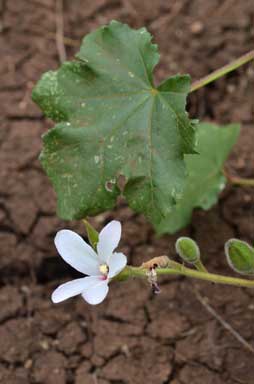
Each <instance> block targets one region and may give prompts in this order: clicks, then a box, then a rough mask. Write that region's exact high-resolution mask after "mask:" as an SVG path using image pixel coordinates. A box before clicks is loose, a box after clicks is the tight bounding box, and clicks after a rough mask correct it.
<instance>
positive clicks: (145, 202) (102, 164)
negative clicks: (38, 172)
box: [33, 21, 254, 276]
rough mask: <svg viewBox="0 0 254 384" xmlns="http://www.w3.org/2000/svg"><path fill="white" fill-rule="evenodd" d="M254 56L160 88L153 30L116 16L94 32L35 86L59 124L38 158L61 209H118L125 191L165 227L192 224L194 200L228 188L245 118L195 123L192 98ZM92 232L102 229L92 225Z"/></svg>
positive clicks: (209, 200) (205, 200)
mask: <svg viewBox="0 0 254 384" xmlns="http://www.w3.org/2000/svg"><path fill="white" fill-rule="evenodd" d="M253 57H254V52H250V53H249V54H247V55H244V56H243V57H241V58H240V59H238V60H236V61H234V62H232V63H231V64H229V65H227V66H225V67H224V68H222V69H220V70H218V71H216V72H214V73H213V74H211V75H209V76H207V77H206V78H204V79H203V80H200V81H198V82H196V83H194V84H192V85H191V80H190V76H189V75H176V76H172V77H170V78H168V79H166V80H165V81H163V82H162V83H161V84H159V85H158V86H155V85H154V81H153V69H154V67H155V65H156V64H157V63H158V61H159V54H158V50H157V46H156V45H154V44H152V43H151V35H150V34H149V33H148V32H147V30H146V29H145V28H142V29H139V30H133V29H131V28H130V27H128V26H127V25H125V24H121V23H119V22H116V21H113V22H111V23H110V24H109V25H107V26H103V27H101V28H99V29H97V30H96V31H94V32H92V33H90V34H89V35H87V36H86V37H85V38H84V40H83V42H82V44H81V48H80V51H79V53H78V54H77V55H76V60H74V61H71V62H66V63H64V64H62V66H61V67H60V68H59V69H58V70H57V71H50V72H48V73H46V74H44V75H43V76H42V79H41V80H40V81H39V82H38V84H37V85H36V87H35V89H34V91H33V100H34V101H35V102H36V103H38V104H39V105H40V107H41V108H42V110H43V111H44V113H45V115H46V116H48V117H50V118H52V119H53V120H54V121H55V122H56V125H55V127H54V128H52V129H50V130H49V131H48V132H47V133H46V134H45V135H44V137H43V150H42V153H41V157H40V159H41V162H42V165H43V167H44V169H45V170H46V172H47V174H48V176H49V178H50V179H51V181H52V183H53V186H54V188H55V190H56V193H57V197H58V214H59V216H60V217H62V218H64V219H68V220H72V219H84V218H86V217H87V216H93V215H96V214H98V213H100V212H103V211H105V210H109V209H111V208H113V207H114V205H115V204H116V200H117V197H118V196H119V195H123V196H124V197H125V199H126V201H127V203H128V204H129V206H130V207H131V208H132V209H134V210H135V211H136V212H139V213H143V214H144V215H145V216H146V217H147V219H148V220H149V221H150V222H151V223H152V224H153V226H154V228H155V230H156V231H157V233H159V234H162V233H173V232H175V231H177V230H178V229H180V228H182V227H184V226H185V225H186V224H187V223H188V222H189V220H190V218H191V214H192V210H193V209H194V208H195V207H201V208H203V209H208V208H210V207H211V206H212V205H213V204H214V203H216V201H217V197H218V194H219V192H220V191H221V190H222V189H223V187H224V185H225V181H226V179H225V176H224V174H223V164H224V161H225V160H226V158H227V156H228V154H229V152H230V150H231V148H232V146H233V145H234V143H235V142H236V140H237V136H238V134H239V125H237V124H231V125H227V126H224V127H218V126H216V125H214V124H208V123H198V122H197V120H191V119H190V118H189V117H188V114H187V112H186V98H187V95H188V93H190V92H191V91H192V92H193V91H195V90H196V89H199V88H200V87H201V86H204V85H206V84H208V83H209V82H211V81H214V80H216V79H217V78H219V77H221V76H222V75H224V74H225V73H228V72H229V71H232V70H234V69H235V68H237V67H239V66H240V65H242V64H244V63H246V62H248V61H250V60H251V59H252V58H253ZM120 178H121V180H122V179H124V181H125V182H124V185H123V183H119V179H120ZM230 180H231V181H232V178H231V179H230ZM238 184H249V185H251V184H252V180H248V181H246V180H242V179H238ZM86 225H87V226H88V223H87V222H86ZM88 231H90V232H91V233H93V234H94V233H95V230H94V229H93V228H92V227H91V225H90V226H89V228H88ZM97 240H98V239H97ZM97 240H96V239H94V240H93V243H91V244H92V246H93V247H95V248H96V242H97ZM107 267H108V266H107ZM196 267H197V266H196ZM143 269H144V268H143ZM143 269H142V270H143ZM198 269H199V271H195V273H203V274H206V270H205V268H204V267H202V266H201V265H199V268H198ZM128 270H129V269H128V268H127V267H126V268H125V271H128ZM132 271H133V270H132ZM140 271H141V270H140ZM160 271H162V269H160ZM171 271H172V268H171ZM158 273H159V269H158ZM160 273H161V272H160ZM181 273H182V272H181ZM122 276H123V272H122Z"/></svg>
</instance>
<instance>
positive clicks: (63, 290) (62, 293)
mask: <svg viewBox="0 0 254 384" xmlns="http://www.w3.org/2000/svg"><path fill="white" fill-rule="evenodd" d="M87 279H88V277H82V278H81V279H76V280H72V281H68V283H64V284H62V285H60V286H59V287H58V288H56V289H55V291H54V292H53V293H52V296H51V299H52V301H53V303H60V302H61V301H64V300H66V299H69V297H73V296H77V295H79V294H80V293H81V292H83V291H84V289H85V288H86V287H87V284H88V282H87Z"/></svg>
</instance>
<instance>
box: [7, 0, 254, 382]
mask: <svg viewBox="0 0 254 384" xmlns="http://www.w3.org/2000/svg"><path fill="white" fill-rule="evenodd" d="M57 15H58V16H59V14H58V13H56V7H55V1H53V0H9V1H3V0H2V1H0V53H1V61H0V76H1V83H0V110H1V118H0V120H1V130H0V163H1V166H0V254H1V256H0V341H1V342H0V383H1V384H2V383H3V384H29V383H31V384H32V383H33V384H36V383H41V384H96V383H98V384H109V383H111V384H143V383H146V384H169V383H170V384H188V383H191V384H222V383H224V384H253V382H254V364H253V357H254V356H253V353H252V352H251V351H249V350H248V349H247V348H246V347H245V346H244V345H243V343H240V342H239V341H238V340H236V338H235V337H233V336H232V335H231V334H230V333H229V332H228V330H227V329H225V327H223V326H222V325H221V324H219V323H218V321H217V320H216V319H215V318H214V316H212V315H211V314H210V313H209V312H208V311H207V309H206V308H205V306H204V305H202V304H201V303H200V301H199V300H198V298H197V295H196V293H195V292H196V290H197V289H198V290H199V292H200V294H201V295H202V296H203V297H206V298H208V300H209V304H210V306H211V307H212V308H213V309H214V310H215V311H216V312H217V313H218V314H219V315H220V316H221V317H222V318H223V319H224V321H225V322H227V323H229V324H230V325H231V326H232V327H233V328H234V329H235V331H236V332H238V333H239V334H240V335H241V336H242V337H243V338H244V339H245V340H246V341H248V342H249V343H250V344H252V345H253V347H254V340H253V337H254V321H253V318H254V292H253V291H251V290H245V289H240V288H231V287H218V286H214V285H211V284H208V283H197V282H193V281H187V280H185V279H182V278H176V277H175V278H165V279H164V280H163V281H162V284H161V288H162V293H161V294H160V295H158V296H156V297H154V296H153V295H152V294H151V292H150V290H149V287H148V286H147V284H146V283H145V282H143V281H133V282H131V283H114V284H112V287H111V290H110V294H109V296H108V298H107V299H106V301H105V302H104V303H103V304H101V305H99V306H97V307H91V306H89V305H88V304H86V303H85V302H84V301H83V300H82V299H81V298H77V299H73V300H69V301H68V302H64V303H62V304H59V305H53V304H52V303H51V301H50V293H51V292H52V290H53V289H54V288H55V287H56V286H57V285H58V284H59V283H60V282H64V281H67V280H68V279H70V278H71V277H73V276H77V274H76V273H75V271H73V270H72V269H71V268H69V267H68V266H67V265H66V264H65V263H64V262H63V261H62V260H61V259H60V257H59V256H58V255H57V253H56V250H55V248H54V245H53V238H54V235H55V233H56V231H57V230H59V229H60V228H63V227H67V228H73V229H76V230H77V231H79V232H80V233H81V234H84V228H83V227H82V225H80V224H79V223H70V222H63V221H61V220H60V219H58V218H57V217H56V216H55V208H56V197H55V194H54V192H53V190H52V188H51V186H50V184H49V182H48V180H47V178H46V176H45V175H44V173H43V171H42V169H41V167H40V164H39V162H38V160H37V157H38V154H39V152H40V149H41V138H40V137H41V134H42V133H43V132H45V131H46V130H47V128H48V127H49V126H51V124H52V123H51V122H49V121H47V120H46V119H45V118H44V117H43V116H42V113H41V111H40V110H39V109H38V108H37V107H36V106H35V105H34V104H33V103H32V101H31V99H30V95H31V89H32V87H33V86H34V84H35V82H36V81H37V80H38V78H39V77H40V76H41V74H42V73H43V72H44V71H46V70H49V69H54V68H57V66H58V65H59V53H58V51H57V47H56V41H55V26H56V19H58V20H59V18H57ZM110 19H117V20H120V21H123V22H128V23H129V24H130V25H131V26H133V27H141V26H144V25H145V26H146V27H147V28H148V29H149V30H150V31H151V32H152V33H153V34H154V36H155V41H156V42H157V43H158V44H159V47H160V52H161V63H160V65H159V66H158V68H157V70H156V78H157V80H158V81H159V80H161V79H162V78H163V77H164V76H166V75H171V74H175V73H176V72H181V73H184V72H188V73H190V74H191V75H192V76H193V79H198V78H199V77H202V76H204V75H206V74H207V73H209V72H210V71H211V70H213V69H216V68H218V67H219V66H221V65H223V64H226V63H227V62H229V61H230V60H231V59H233V58H236V57H238V56H240V55H241V54H243V53H245V52H247V51H248V50H250V49H253V41H254V2H253V0H245V1H240V0H211V1H205V0H192V1H190V0H175V1H173V0H171V1H163V0H154V1H141V0H93V1H88V0H83V1H82V0H73V1H65V2H64V34H65V37H66V51H67V57H68V58H72V57H73V54H74V53H75V52H76V51H77V50H78V45H79V42H80V39H81V37H82V36H83V35H85V34H86V33H88V32H90V31H91V30H93V29H94V28H96V27H98V26H99V25H101V24H104V23H106V22H108V21H109V20H110ZM253 86H254V67H253V65H247V66H245V67H244V68H241V69H239V70H238V71H236V72H234V73H232V74H231V75H228V76H227V78H226V79H221V80H220V81H218V82H217V83H216V84H213V85H211V86H209V87H207V88H206V89H203V90H201V91H199V92H196V93H193V94H192V95H191V96H190V98H189V110H190V112H191V115H192V116H196V117H198V118H200V119H206V120H212V121H216V122H218V123H227V122H232V121H239V122H241V124H242V131H241V136H240V139H239V142H238V144H237V146H236V147H235V149H234V152H233V154H232V155H231V157H230V160H229V161H228V165H227V167H228V170H229V171H230V172H231V173H232V174H235V175H239V176H243V177H254V152H253V143H254V124H253V113H254V107H253ZM253 216H254V191H253V189H244V190H243V189H239V188H236V187H227V189H226V191H225V192H223V194H222V196H221V198H220V201H219V204H218V205H217V206H216V207H214V208H213V209H212V210H210V211H209V212H202V211H199V210H197V211H196V212H195V213H194V215H193V221H192V224H191V225H189V227H188V228H186V229H185V230H183V231H181V234H183V233H184V234H187V235H191V236H193V237H194V238H195V239H196V240H197V241H198V242H199V244H200V247H201V250H202V251H203V253H204V254H205V255H206V259H207V264H208V266H209V268H210V270H211V271H214V272H218V273H229V272H230V271H229V269H228V268H227V266H226V263H225V259H224V255H223V245H224V242H225V241H226V240H227V239H228V238H230V237H241V238H242V239H245V240H247V241H249V242H252V243H253V240H254V220H253ZM112 218H117V219H120V220H121V221H122V223H123V238H122V241H121V247H120V248H121V250H122V251H123V252H124V253H125V254H126V255H128V259H129V261H130V263H133V264H135V265H139V264H140V263H141V262H142V261H144V260H146V259H148V258H149V257H152V256H157V255H160V254H163V253H164V254H165V253H166V254H170V255H171V256H174V255H175V253H174V242H175V240H176V238H177V236H178V235H179V234H176V235H174V236H164V237H162V238H160V239H158V238H157V237H156V236H155V234H154V232H153V229H152V228H151V226H150V225H149V224H147V223H146V222H145V220H144V219H143V217H141V216H138V215H136V214H133V212H131V211H130V210H129V209H128V208H127V207H125V206H124V205H121V206H119V207H118V208H117V209H115V211H114V212H109V213H106V214H103V215H100V216H98V217H97V218H95V219H94V221H93V222H94V224H95V225H96V227H97V229H100V228H101V227H102V226H103V225H104V224H105V223H106V222H107V221H108V220H110V219H112Z"/></svg>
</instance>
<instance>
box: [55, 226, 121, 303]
mask: <svg viewBox="0 0 254 384" xmlns="http://www.w3.org/2000/svg"><path fill="white" fill-rule="evenodd" d="M120 238H121V223H120V222H119V221H115V220H114V221H111V222H110V223H109V224H107V225H106V227H104V228H103V229H102V231H101V232H100V234H99V241H98V244H97V253H96V252H95V251H94V250H93V248H92V247H91V246H90V245H88V244H87V243H86V242H85V241H84V240H83V239H82V237H80V236H79V235H78V234H77V233H75V232H73V231H70V230H68V229H63V230H61V231H59V232H58V233H57V235H56V237H55V245H56V248H57V250H58V252H59V254H60V255H61V256H62V258H63V259H64V261H66V263H68V264H70V265H71V266H72V267H73V268H75V269H76V270H77V271H79V272H82V273H84V274H85V275H89V276H88V277H83V278H81V279H76V280H72V281H69V282H68V283H65V284H62V285H60V286H59V287H58V288H57V289H56V290H55V291H54V292H53V294H52V301H53V302H54V303H59V302H61V301H63V300H66V299H68V298H69V297H73V296H76V295H79V294H81V295H82V297H83V298H84V299H85V300H86V301H87V302H88V303H89V304H93V305H95V304H99V303H101V302H102V301H103V300H104V299H105V297H106V296H107V293H108V290H109V287H108V283H109V281H110V279H112V278H113V277H114V276H116V275H117V274H118V273H119V272H121V271H122V269H124V267H125V266H126V263H127V259H126V256H125V255H124V254H123V253H116V252H114V250H115V249H116V247H117V246H118V243H119V241H120Z"/></svg>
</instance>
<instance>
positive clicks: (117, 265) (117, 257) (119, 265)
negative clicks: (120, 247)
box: [108, 252, 127, 279]
mask: <svg viewBox="0 0 254 384" xmlns="http://www.w3.org/2000/svg"><path fill="white" fill-rule="evenodd" d="M126 264H127V257H126V256H125V255H124V254H123V253H118V252H115V253H113V255H112V256H111V258H110V260H109V274H108V277H109V279H111V278H112V277H114V276H116V275H118V273H119V272H121V271H122V270H123V269H124V267H125V266H126Z"/></svg>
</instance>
